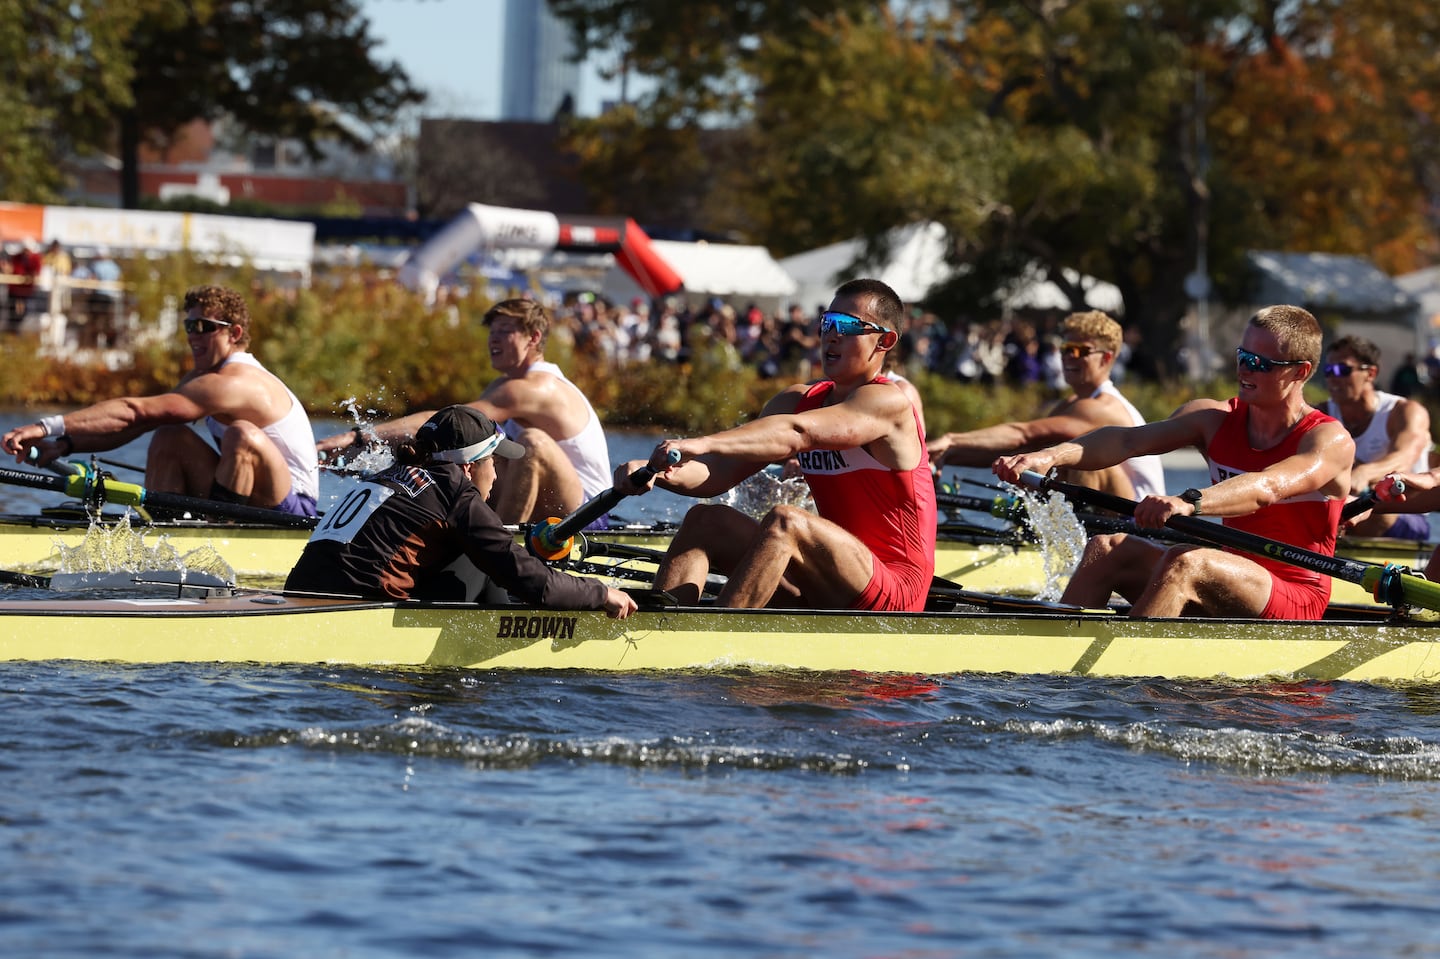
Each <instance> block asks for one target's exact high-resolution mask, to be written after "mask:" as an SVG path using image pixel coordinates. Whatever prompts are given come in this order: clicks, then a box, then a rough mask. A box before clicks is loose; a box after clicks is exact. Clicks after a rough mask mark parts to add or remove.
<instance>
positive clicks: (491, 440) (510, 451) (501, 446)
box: [415, 406, 525, 465]
mask: <svg viewBox="0 0 1440 959" xmlns="http://www.w3.org/2000/svg"><path fill="white" fill-rule="evenodd" d="M415 439H416V440H417V441H421V442H424V443H427V444H429V445H430V447H431V448H432V449H434V450H435V452H434V453H432V454H430V455H431V457H432V458H434V459H437V460H444V461H445V462H447V463H459V464H461V465H464V464H465V463H473V462H475V461H476V460H483V459H484V458H485V457H487V456H492V455H494V456H503V457H505V458H506V459H511V460H516V459H519V458H520V457H522V456H524V455H525V447H523V446H521V445H520V444H519V443H516V442H514V441H513V440H508V439H506V438H505V434H504V433H501V432H500V431H499V430H497V429H496V428H495V424H494V423H492V422H491V421H490V417H488V416H486V415H485V414H484V413H481V412H480V411H479V410H477V409H475V408H474V407H470V406H447V407H445V408H444V409H443V410H441V411H440V412H438V413H436V414H435V415H434V416H432V417H430V418H429V419H428V420H426V421H425V425H424V426H422V427H420V429H418V430H416V431H415Z"/></svg>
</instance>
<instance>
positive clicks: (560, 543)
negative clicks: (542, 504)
mask: <svg viewBox="0 0 1440 959" xmlns="http://www.w3.org/2000/svg"><path fill="white" fill-rule="evenodd" d="M679 461H680V451H679V450H671V451H670V462H671V464H674V463H678V462H679ZM659 472H660V471H659V470H656V469H651V468H650V467H649V466H648V465H647V466H642V467H640V468H639V469H637V470H635V471H634V472H633V473H631V474H630V481H631V482H632V483H634V484H636V485H637V486H644V485H645V484H646V483H649V482H650V481H651V480H652V479H654V478H655V476H656V474H658V473H659ZM628 495H629V494H628V493H625V492H622V491H621V490H618V489H616V488H615V487H613V486H612V487H610V488H609V489H607V490H606V491H605V492H603V493H601V494H599V495H598V496H596V497H595V498H594V499H592V500H591V501H590V502H588V503H586V504H584V505H583V506H581V507H580V508H579V509H577V510H576V511H575V512H573V513H571V514H570V515H569V516H567V517H565V518H564V519H562V520H560V522H558V523H554V524H551V523H539V524H536V526H535V528H534V529H532V530H531V531H530V540H529V542H530V546H531V549H532V550H534V551H535V552H536V554H537V555H539V556H542V557H553V556H554V555H555V554H557V553H558V552H560V551H561V550H562V548H563V547H564V544H565V541H566V540H568V539H570V538H571V537H572V536H574V535H575V534H576V533H578V532H580V531H581V530H582V529H584V528H585V527H587V526H589V525H590V524H591V523H593V522H595V521H596V520H597V519H599V518H600V517H602V516H604V515H605V514H606V513H608V512H610V510H611V509H613V508H614V507H615V504H617V503H619V502H620V501H621V500H622V499H624V498H625V497H626V496H628Z"/></svg>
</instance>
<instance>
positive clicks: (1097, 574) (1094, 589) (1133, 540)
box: [1060, 533, 1165, 609]
mask: <svg viewBox="0 0 1440 959" xmlns="http://www.w3.org/2000/svg"><path fill="white" fill-rule="evenodd" d="M1164 552H1165V550H1164V548H1162V547H1161V546H1159V545H1157V544H1155V543H1152V542H1150V541H1149V540H1147V539H1144V538H1142V537H1139V536H1131V535H1129V534H1127V533H1106V534H1104V535H1101V536H1093V537H1091V539H1090V542H1088V543H1086V544H1085V553H1084V555H1082V556H1081V557H1080V563H1079V564H1078V565H1077V566H1076V567H1075V572H1074V573H1072V574H1071V575H1070V582H1069V583H1068V584H1067V585H1066V586H1065V592H1064V593H1063V594H1062V595H1061V596H1060V602H1062V603H1069V604H1072V605H1075V606H1085V607H1089V608H1091V609H1099V608H1101V607H1103V606H1106V605H1108V604H1109V602H1110V594H1111V593H1119V594H1120V595H1121V596H1123V597H1125V598H1126V599H1128V600H1129V601H1130V602H1132V603H1133V602H1135V600H1137V599H1139V598H1140V594H1141V593H1143V592H1144V591H1145V587H1146V586H1147V585H1148V584H1149V582H1150V574H1151V573H1153V572H1154V571H1155V567H1156V566H1157V564H1159V562H1160V557H1161V556H1162V555H1163V554H1164Z"/></svg>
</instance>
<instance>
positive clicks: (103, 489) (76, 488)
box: [0, 465, 315, 529]
mask: <svg viewBox="0 0 1440 959" xmlns="http://www.w3.org/2000/svg"><path fill="white" fill-rule="evenodd" d="M72 468H74V469H77V472H75V473H72V474H71V475H69V476H51V475H48V474H45V473H36V472H32V471H30V470H15V469H6V468H4V467H0V483H9V484H11V485H13V486H28V487H31V488H32V489H44V490H52V491H54V492H57V493H65V494H66V495H68V496H73V497H75V498H76V499H84V500H90V499H96V500H98V501H99V502H102V503H114V504H116V505H117V506H147V507H159V508H161V509H168V510H174V511H177V512H186V513H190V514H191V515H192V516H195V517H197V518H199V517H207V516H212V517H217V518H220V519H230V520H237V521H240V522H248V523H265V524H268V525H271V526H293V527H299V528H305V529H309V528H311V527H313V526H314V525H315V520H314V518H312V517H308V516H296V515H294V514H293V513H284V512H281V511H280V510H278V509H266V508H264V507H262V506H250V505H248V504H246V503H221V502H217V501H215V500H208V499H201V498H200V497H198V496H184V495H181V494H179V493H159V492H155V491H154V490H147V489H146V488H145V487H143V486H138V485H136V484H134V483H121V482H118V481H117V480H113V479H110V478H108V477H106V476H96V475H94V474H93V473H92V472H91V471H90V470H89V469H87V468H85V467H83V466H80V467H77V466H74V465H72Z"/></svg>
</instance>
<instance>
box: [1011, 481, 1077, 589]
mask: <svg viewBox="0 0 1440 959" xmlns="http://www.w3.org/2000/svg"><path fill="white" fill-rule="evenodd" d="M1019 498H1020V501H1021V503H1023V504H1024V506H1025V512H1026V514H1027V515H1028V517H1029V524H1030V528H1031V530H1033V531H1034V533H1035V538H1036V541H1037V542H1036V548H1037V549H1039V550H1040V555H1041V556H1042V557H1043V558H1044V561H1045V586H1044V588H1043V589H1041V590H1040V592H1039V593H1038V594H1036V597H1035V598H1036V599H1041V600H1045V601H1046V602H1054V601H1055V600H1058V599H1059V598H1060V594H1061V593H1063V592H1064V591H1065V584H1066V583H1068V582H1069V581H1070V574H1071V573H1073V572H1074V571H1075V567H1076V566H1078V565H1079V564H1080V557H1081V556H1082V555H1083V554H1084V552H1085V543H1086V542H1087V541H1088V540H1089V534H1088V533H1087V532H1086V531H1085V524H1083V523H1081V522H1080V520H1079V518H1078V517H1076V515H1075V510H1074V508H1072V507H1071V505H1070V501H1069V500H1067V499H1066V498H1065V497H1064V496H1062V495H1060V494H1059V493H1035V492H1031V491H1029V490H1022V491H1020V494H1019Z"/></svg>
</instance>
